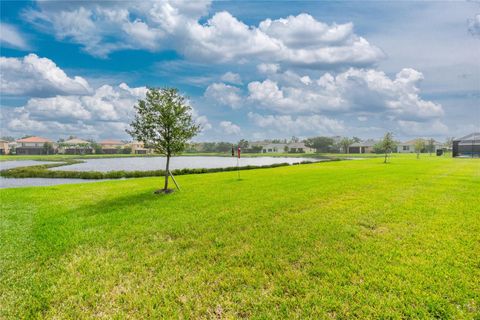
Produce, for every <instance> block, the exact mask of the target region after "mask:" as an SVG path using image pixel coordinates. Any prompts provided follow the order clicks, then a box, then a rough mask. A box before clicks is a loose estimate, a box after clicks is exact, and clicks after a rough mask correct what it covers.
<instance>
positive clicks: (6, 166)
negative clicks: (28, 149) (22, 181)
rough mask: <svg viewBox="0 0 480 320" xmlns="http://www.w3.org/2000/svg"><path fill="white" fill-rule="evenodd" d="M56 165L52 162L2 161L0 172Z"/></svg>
mask: <svg viewBox="0 0 480 320" xmlns="http://www.w3.org/2000/svg"><path fill="white" fill-rule="evenodd" d="M47 163H55V162H52V161H35V160H12V161H0V170H6V169H13V168H18V167H28V166H38V165H41V164H47Z"/></svg>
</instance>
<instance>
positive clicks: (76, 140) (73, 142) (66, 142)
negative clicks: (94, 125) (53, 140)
mask: <svg viewBox="0 0 480 320" xmlns="http://www.w3.org/2000/svg"><path fill="white" fill-rule="evenodd" d="M63 143H65V144H89V143H90V142H89V141H87V140H82V139H77V138H74V139H69V140H67V141H64V142H63Z"/></svg>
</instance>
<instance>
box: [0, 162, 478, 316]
mask: <svg viewBox="0 0 480 320" xmlns="http://www.w3.org/2000/svg"><path fill="white" fill-rule="evenodd" d="M241 178H242V179H241V180H237V178H236V173H234V172H223V173H215V174H205V175H184V176H180V177H178V179H177V180H178V182H179V183H180V185H181V186H182V192H177V193H174V194H172V195H168V196H164V195H160V196H158V195H153V193H152V192H153V191H154V190H155V189H157V188H158V187H160V186H161V185H162V179H161V178H142V179H133V180H123V181H105V182H99V183H96V184H78V185H63V186H54V187H36V188H18V189H3V190H0V212H1V213H0V215H1V217H0V220H1V221H2V223H1V224H0V228H1V229H0V233H1V235H2V241H0V256H1V258H0V318H6V319H8V318H12V319H16V318H41V319H49V318H50V319H53V318H102V317H103V318H119V319H120V318H143V319H145V318H152V319H157V318H180V317H183V318H240V317H243V318H250V317H251V318H268V319H271V318H278V319H287V318H300V319H302V318H316V319H352V318H358V319H379V318H388V319H390V318H392V319H402V318H424V319H425V318H437V319H449V318H451V319H474V318H478V317H479V316H480V286H479V285H478V284H479V283H480V267H479V266H480V260H479V255H478V252H480V212H479V210H478V208H479V207H480V197H479V196H478V194H479V191H480V187H479V186H480V162H479V161H478V160H470V159H451V158H436V157H423V158H421V159H420V160H416V159H413V158H411V157H410V158H408V157H400V158H396V159H394V161H393V162H392V163H390V164H388V165H384V164H382V160H381V159H367V160H363V161H339V162H327V163H318V164H311V165H299V166H289V167H281V168H274V169H265V170H250V171H243V172H242V174H241Z"/></svg>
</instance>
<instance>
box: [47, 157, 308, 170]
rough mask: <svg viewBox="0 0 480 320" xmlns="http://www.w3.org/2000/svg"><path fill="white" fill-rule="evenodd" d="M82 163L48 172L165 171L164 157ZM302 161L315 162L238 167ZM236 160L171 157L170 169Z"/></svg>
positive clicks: (271, 160)
mask: <svg viewBox="0 0 480 320" xmlns="http://www.w3.org/2000/svg"><path fill="white" fill-rule="evenodd" d="M84 161H85V162H84V163H77V164H72V165H68V166H61V167H56V168H52V169H50V170H62V171H63V170H65V171H67V170H68V171H101V172H108V171H117V170H124V171H136V170H140V171H146V170H163V169H165V164H166V158H164V157H148V158H147V157H138V158H102V159H86V160H84ZM302 161H316V160H315V159H312V158H289V157H278V158H277V157H257V158H242V159H240V166H249V165H253V166H264V165H270V164H275V163H285V162H286V163H290V164H293V163H299V162H302ZM236 165H237V159H236V158H231V157H194V156H192V157H173V158H172V159H171V160H170V169H171V170H174V169H185V168H189V169H197V168H226V167H235V166H236Z"/></svg>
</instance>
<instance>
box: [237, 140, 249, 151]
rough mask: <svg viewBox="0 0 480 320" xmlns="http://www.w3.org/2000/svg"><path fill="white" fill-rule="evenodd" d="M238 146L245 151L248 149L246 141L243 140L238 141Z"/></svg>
mask: <svg viewBox="0 0 480 320" xmlns="http://www.w3.org/2000/svg"><path fill="white" fill-rule="evenodd" d="M238 146H239V147H240V148H241V149H242V150H246V149H248V141H247V140H245V139H242V140H240V141H238Z"/></svg>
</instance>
